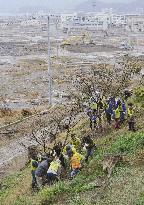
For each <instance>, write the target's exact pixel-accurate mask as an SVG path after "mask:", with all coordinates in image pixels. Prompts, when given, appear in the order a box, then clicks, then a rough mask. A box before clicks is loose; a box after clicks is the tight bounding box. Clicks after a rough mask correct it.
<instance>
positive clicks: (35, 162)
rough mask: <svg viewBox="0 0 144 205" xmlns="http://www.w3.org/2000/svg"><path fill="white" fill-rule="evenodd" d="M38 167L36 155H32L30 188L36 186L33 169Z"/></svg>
mask: <svg viewBox="0 0 144 205" xmlns="http://www.w3.org/2000/svg"><path fill="white" fill-rule="evenodd" d="M37 167H38V161H37V156H36V155H33V156H32V158H31V175H32V188H35V187H37V181H36V177H35V171H36V169H37Z"/></svg>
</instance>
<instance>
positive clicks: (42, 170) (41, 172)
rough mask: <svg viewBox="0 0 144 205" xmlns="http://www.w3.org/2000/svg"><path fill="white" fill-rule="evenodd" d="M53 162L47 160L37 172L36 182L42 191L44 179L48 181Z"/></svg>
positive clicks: (40, 165)
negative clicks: (48, 173) (48, 172)
mask: <svg viewBox="0 0 144 205" xmlns="http://www.w3.org/2000/svg"><path fill="white" fill-rule="evenodd" d="M52 160H53V159H52V158H47V159H46V160H44V161H42V162H41V163H40V164H39V165H38V167H37V169H36V170H35V176H36V181H37V185H38V188H39V189H41V188H42V186H43V184H44V179H46V176H47V170H48V168H49V166H50V163H51V162H52Z"/></svg>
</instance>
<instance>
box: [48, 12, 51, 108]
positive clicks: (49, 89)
mask: <svg viewBox="0 0 144 205" xmlns="http://www.w3.org/2000/svg"><path fill="white" fill-rule="evenodd" d="M48 81H49V86H48V95H49V104H50V105H52V70H51V45H50V17H49V16H48Z"/></svg>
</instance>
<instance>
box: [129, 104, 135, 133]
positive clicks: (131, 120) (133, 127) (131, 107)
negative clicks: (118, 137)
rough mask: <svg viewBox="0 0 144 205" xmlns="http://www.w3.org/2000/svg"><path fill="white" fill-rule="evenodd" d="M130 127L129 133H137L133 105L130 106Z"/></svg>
mask: <svg viewBox="0 0 144 205" xmlns="http://www.w3.org/2000/svg"><path fill="white" fill-rule="evenodd" d="M128 125H129V131H133V132H135V131H136V128H135V119H134V108H133V104H132V103H129V104H128Z"/></svg>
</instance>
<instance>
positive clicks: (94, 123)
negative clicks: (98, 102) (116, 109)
mask: <svg viewBox="0 0 144 205" xmlns="http://www.w3.org/2000/svg"><path fill="white" fill-rule="evenodd" d="M89 118H90V128H91V129H93V128H94V129H95V128H96V127H97V115H96V113H95V112H92V113H91V115H90V117H89Z"/></svg>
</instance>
